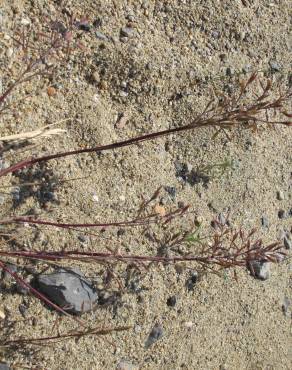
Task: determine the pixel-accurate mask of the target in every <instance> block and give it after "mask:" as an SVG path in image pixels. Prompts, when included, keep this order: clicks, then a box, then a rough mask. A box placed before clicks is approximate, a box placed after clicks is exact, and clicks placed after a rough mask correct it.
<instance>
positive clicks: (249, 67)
mask: <svg viewBox="0 0 292 370" xmlns="http://www.w3.org/2000/svg"><path fill="white" fill-rule="evenodd" d="M251 68H252V67H251V65H250V64H246V65H245V66H244V67H243V68H242V72H243V73H249V72H250V71H251Z"/></svg>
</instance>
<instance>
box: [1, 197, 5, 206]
mask: <svg viewBox="0 0 292 370" xmlns="http://www.w3.org/2000/svg"><path fill="white" fill-rule="evenodd" d="M4 203H5V197H4V196H3V195H0V204H4Z"/></svg>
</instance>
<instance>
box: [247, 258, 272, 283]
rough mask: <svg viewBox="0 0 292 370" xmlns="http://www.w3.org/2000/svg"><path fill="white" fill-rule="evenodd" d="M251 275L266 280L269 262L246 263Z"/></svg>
mask: <svg viewBox="0 0 292 370" xmlns="http://www.w3.org/2000/svg"><path fill="white" fill-rule="evenodd" d="M248 269H249V271H250V273H251V275H252V276H253V277H254V278H256V279H259V280H267V279H268V278H269V277H270V263H269V262H265V261H252V262H249V264H248Z"/></svg>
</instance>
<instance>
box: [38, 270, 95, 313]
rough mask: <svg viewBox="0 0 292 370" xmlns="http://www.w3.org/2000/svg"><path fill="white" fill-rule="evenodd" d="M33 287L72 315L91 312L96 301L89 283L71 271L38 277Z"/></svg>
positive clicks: (61, 271) (59, 271) (58, 271)
mask: <svg viewBox="0 0 292 370" xmlns="http://www.w3.org/2000/svg"><path fill="white" fill-rule="evenodd" d="M35 285H36V287H37V288H38V289H39V291H40V292H41V293H43V294H44V295H46V296H47V297H48V298H49V299H50V300H51V301H52V302H53V303H55V304H57V305H58V306H60V307H62V308H63V309H65V310H66V311H68V312H70V313H73V314H82V313H83V312H87V311H90V310H92V308H93V307H94V306H95V305H96V304H97V301H98V294H97V292H96V290H95V289H94V287H93V286H92V285H91V284H90V282H88V281H87V280H86V279H85V278H84V277H83V276H82V275H81V274H80V273H79V272H75V271H72V270H63V269H60V270H57V271H56V272H53V273H51V274H47V275H45V274H43V275H39V276H37V278H36V281H35Z"/></svg>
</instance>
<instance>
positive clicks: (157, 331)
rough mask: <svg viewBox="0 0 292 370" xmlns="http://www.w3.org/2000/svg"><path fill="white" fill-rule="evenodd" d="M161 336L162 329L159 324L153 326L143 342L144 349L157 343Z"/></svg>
mask: <svg viewBox="0 0 292 370" xmlns="http://www.w3.org/2000/svg"><path fill="white" fill-rule="evenodd" d="M162 335H163V328H162V326H161V325H159V324H155V325H154V326H153V328H152V330H151V332H150V334H149V336H148V338H147V340H146V342H145V348H146V349H148V348H149V347H151V346H152V345H153V344H154V343H155V342H157V341H158V340H159V339H160V338H161V337H162Z"/></svg>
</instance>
